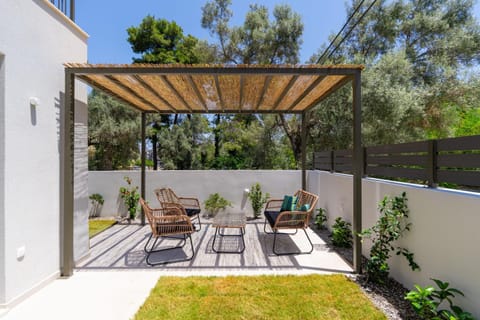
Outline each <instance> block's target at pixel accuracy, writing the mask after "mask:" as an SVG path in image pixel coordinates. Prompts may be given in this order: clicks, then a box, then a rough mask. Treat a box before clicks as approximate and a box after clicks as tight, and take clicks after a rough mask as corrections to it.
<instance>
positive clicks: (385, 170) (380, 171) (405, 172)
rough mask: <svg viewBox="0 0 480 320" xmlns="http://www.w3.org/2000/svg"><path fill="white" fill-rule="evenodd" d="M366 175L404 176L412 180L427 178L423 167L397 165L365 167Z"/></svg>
mask: <svg viewBox="0 0 480 320" xmlns="http://www.w3.org/2000/svg"><path fill="white" fill-rule="evenodd" d="M366 174H367V175H379V176H383V177H390V178H406V179H414V180H427V174H426V172H425V170H424V169H413V168H397V167H367V168H366Z"/></svg>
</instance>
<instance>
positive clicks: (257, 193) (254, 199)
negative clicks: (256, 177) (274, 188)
mask: <svg viewBox="0 0 480 320" xmlns="http://www.w3.org/2000/svg"><path fill="white" fill-rule="evenodd" d="M248 198H249V199H250V202H251V203H252V210H253V218H255V219H258V218H259V217H260V214H261V212H262V208H263V205H264V204H265V203H267V201H268V199H269V198H270V194H269V193H268V192H267V193H266V194H263V192H262V188H261V187H260V184H259V183H255V184H254V185H252V186H251V187H250V192H249V193H248Z"/></svg>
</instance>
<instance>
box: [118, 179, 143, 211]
mask: <svg viewBox="0 0 480 320" xmlns="http://www.w3.org/2000/svg"><path fill="white" fill-rule="evenodd" d="M123 179H124V180H125V181H126V182H127V185H128V186H127V187H120V197H122V199H123V201H124V202H125V206H126V207H127V210H128V217H129V219H132V220H133V219H135V216H136V215H137V210H138V200H140V194H139V193H138V186H135V187H134V186H132V179H130V178H129V177H124V178H123Z"/></svg>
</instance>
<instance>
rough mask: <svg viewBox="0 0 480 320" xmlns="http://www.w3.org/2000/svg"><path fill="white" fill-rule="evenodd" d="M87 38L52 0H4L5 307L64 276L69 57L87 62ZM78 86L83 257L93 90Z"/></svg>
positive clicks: (78, 248) (1, 234)
mask: <svg viewBox="0 0 480 320" xmlns="http://www.w3.org/2000/svg"><path fill="white" fill-rule="evenodd" d="M65 2H66V1H65ZM87 39H88V35H87V34H86V33H85V32H84V31H82V30H81V29H80V28H79V27H78V26H77V25H76V24H75V23H74V22H72V20H70V19H69V18H68V17H67V16H66V15H65V14H64V13H63V12H62V11H60V10H59V9H57V8H56V6H55V5H53V4H52V3H51V2H50V1H47V0H30V1H28V0H26V1H25V0H23V1H18V0H2V1H0V308H1V307H10V306H13V305H14V304H16V303H17V302H19V301H21V300H23V299H24V298H25V297H26V296H28V295H30V294H31V293H33V292H35V290H36V289H38V288H41V287H42V286H43V284H45V283H48V282H49V281H50V280H51V279H54V278H57V277H58V276H59V274H60V270H61V265H60V264H61V256H60V255H61V238H62V228H61V214H60V208H61V205H62V204H61V199H62V198H61V193H62V185H61V184H62V181H63V180H62V178H61V175H62V168H61V161H60V160H61V155H62V152H63V150H62V141H61V140H62V139H63V138H62V134H61V132H62V128H61V124H62V121H61V118H62V117H63V116H64V115H63V99H64V91H65V72H64V66H63V63H65V62H68V61H84V62H86V61H87ZM76 86H77V87H76V97H75V98H76V120H77V122H76V125H75V128H76V133H78V136H77V137H76V139H75V140H76V141H75V143H76V147H75V148H76V149H75V154H76V158H75V176H76V182H75V197H76V204H75V217H76V222H75V253H74V255H75V259H81V258H82V257H83V256H84V255H85V254H86V253H87V252H88V221H87V215H85V214H82V213H83V212H85V211H86V210H87V205H88V191H87V190H86V188H87V184H86V182H87V179H86V177H87V169H88V167H87V152H86V148H87V135H86V133H87V106H86V101H87V89H86V86H84V85H82V84H80V83H77V84H76Z"/></svg>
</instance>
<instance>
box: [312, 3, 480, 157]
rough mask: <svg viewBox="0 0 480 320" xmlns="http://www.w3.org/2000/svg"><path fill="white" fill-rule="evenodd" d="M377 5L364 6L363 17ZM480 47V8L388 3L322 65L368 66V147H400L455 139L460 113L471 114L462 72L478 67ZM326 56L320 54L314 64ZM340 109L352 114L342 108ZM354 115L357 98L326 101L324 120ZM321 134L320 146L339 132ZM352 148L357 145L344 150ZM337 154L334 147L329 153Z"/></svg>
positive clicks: (364, 93) (370, 14)
mask: <svg viewBox="0 0 480 320" xmlns="http://www.w3.org/2000/svg"><path fill="white" fill-rule="evenodd" d="M359 4H360V0H352V1H351V2H350V4H349V5H348V7H347V13H348V14H351V13H353V11H354V9H355V8H356V7H357V6H358V5H359ZM369 5H370V3H369V2H366V3H364V5H363V7H361V9H360V12H359V13H358V14H357V18H358V17H359V16H360V15H362V14H363V12H365V10H366V9H367V7H368V6H369ZM347 29H348V28H347ZM343 36H346V31H345V33H344V34H343ZM331 39H333V36H332V37H331ZM479 46H480V29H479V25H478V22H477V21H476V20H475V19H474V17H473V1H470V0H429V1H423V0H402V1H385V0H380V1H377V2H376V4H375V5H374V6H373V7H372V9H371V10H370V11H369V12H368V14H367V15H365V17H364V19H363V20H362V21H361V22H360V23H359V24H358V25H357V26H356V28H355V29H353V31H352V32H351V34H350V35H349V37H347V38H346V40H345V41H344V42H343V44H342V45H341V46H340V47H339V49H338V50H337V51H336V52H335V53H333V54H332V55H331V56H329V59H328V60H326V61H322V62H324V63H361V64H365V65H366V69H365V71H364V72H363V77H362V78H363V80H362V107H363V134H364V143H365V144H367V145H375V144H387V143H394V142H397V143H398V142H407V141H413V140H418V139H424V138H438V137H446V136H451V135H452V134H455V133H454V132H455V130H454V129H453V128H452V126H455V124H456V123H458V119H459V116H460V114H459V111H461V110H464V109H465V108H467V109H468V107H467V105H466V104H463V103H462V102H461V100H462V98H461V97H462V96H463V95H464V92H466V91H469V90H470V89H467V87H468V86H469V85H468V84H467V83H465V81H464V77H463V76H462V73H463V71H464V70H465V68H468V67H470V66H472V65H476V64H477V63H478V61H479V58H480V55H479V54H478V52H479V51H478V49H477V48H478V47H479ZM325 47H326V46H325V45H324V46H323V48H322V49H324V48H325ZM318 57H319V55H314V56H313V57H312V59H311V61H312V62H316V61H317V59H318ZM339 104H341V105H343V104H345V106H346V107H344V108H340V109H338V105H339ZM474 104H475V103H471V104H469V105H474ZM347 108H349V109H350V110H351V100H350V98H348V96H345V95H342V94H339V95H335V96H334V97H332V98H331V99H328V100H327V101H325V102H323V103H322V105H321V106H320V107H319V110H320V111H319V112H317V115H318V116H320V117H325V114H322V113H332V112H335V111H334V110H338V112H339V114H342V113H343V112H344V111H343V110H345V109H347ZM325 110H328V111H325ZM462 112H463V111H462ZM349 125H350V124H348V123H343V122H341V123H340V126H345V129H342V130H340V131H342V132H346V131H347V129H348V128H347V126H349ZM316 131H317V132H316V138H315V139H316V140H321V139H322V137H325V136H329V134H330V132H331V130H330V128H329V126H324V127H321V128H320V130H316ZM350 144H351V140H350V143H344V144H343V145H346V146H347V147H349V146H350ZM330 147H333V143H331V142H329V143H328V144H327V145H325V147H324V148H330ZM322 149H323V148H322Z"/></svg>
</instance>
